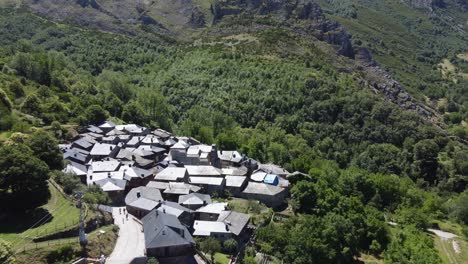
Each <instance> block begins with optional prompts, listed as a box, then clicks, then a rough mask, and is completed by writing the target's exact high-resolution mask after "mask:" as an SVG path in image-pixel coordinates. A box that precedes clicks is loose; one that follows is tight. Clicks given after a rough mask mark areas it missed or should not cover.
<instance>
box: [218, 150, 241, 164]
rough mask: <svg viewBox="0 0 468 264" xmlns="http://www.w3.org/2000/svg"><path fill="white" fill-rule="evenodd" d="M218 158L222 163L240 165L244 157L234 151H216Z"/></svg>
mask: <svg viewBox="0 0 468 264" xmlns="http://www.w3.org/2000/svg"><path fill="white" fill-rule="evenodd" d="M218 157H219V158H220V159H221V160H224V161H230V162H234V163H240V162H241V161H242V159H243V158H244V155H243V154H241V153H240V152H238V151H235V150H220V151H218Z"/></svg>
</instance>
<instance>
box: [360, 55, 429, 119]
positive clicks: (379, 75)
mask: <svg viewBox="0 0 468 264" xmlns="http://www.w3.org/2000/svg"><path fill="white" fill-rule="evenodd" d="M355 59H356V63H357V64H358V65H362V67H364V69H365V71H366V72H367V73H368V77H370V78H368V79H369V80H368V81H364V82H363V83H362V84H364V85H368V86H369V87H370V88H371V89H373V90H374V92H376V93H381V94H383V95H384V97H385V99H387V100H388V101H391V102H393V103H394V104H396V105H398V106H400V107H401V108H403V109H407V110H411V111H414V112H416V113H418V114H419V115H421V116H422V117H423V118H424V119H426V120H430V119H432V118H434V114H433V112H432V111H431V110H430V109H429V108H427V107H425V106H424V105H422V104H419V103H418V102H416V101H415V100H414V99H413V98H412V97H411V95H410V94H409V93H408V92H407V91H406V89H405V88H403V87H402V86H401V85H400V83H399V82H398V81H396V80H395V79H393V77H392V75H391V74H390V73H388V72H386V71H385V70H383V69H382V68H380V67H379V65H378V64H377V63H376V62H375V61H374V59H373V58H372V55H371V54H370V52H369V50H367V49H365V48H359V49H357V51H356V58H355Z"/></svg>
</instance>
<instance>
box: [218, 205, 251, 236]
mask: <svg viewBox="0 0 468 264" xmlns="http://www.w3.org/2000/svg"><path fill="white" fill-rule="evenodd" d="M218 221H219V222H223V223H225V224H226V225H227V226H228V227H229V231H231V232H232V233H233V234H234V235H236V236H238V235H240V233H242V230H244V228H245V227H246V226H247V224H248V223H249V221H250V216H249V215H248V214H243V213H238V212H234V211H222V212H221V214H220V215H219V217H218Z"/></svg>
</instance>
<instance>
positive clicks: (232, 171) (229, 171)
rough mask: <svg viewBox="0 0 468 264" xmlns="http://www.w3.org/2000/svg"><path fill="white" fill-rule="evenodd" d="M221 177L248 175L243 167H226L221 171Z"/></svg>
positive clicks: (247, 171)
mask: <svg viewBox="0 0 468 264" xmlns="http://www.w3.org/2000/svg"><path fill="white" fill-rule="evenodd" d="M221 171H222V173H223V175H234V176H246V175H247V174H248V173H249V170H248V169H247V168H246V167H244V166H240V167H228V168H222V169H221Z"/></svg>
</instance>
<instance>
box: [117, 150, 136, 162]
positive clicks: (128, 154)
mask: <svg viewBox="0 0 468 264" xmlns="http://www.w3.org/2000/svg"><path fill="white" fill-rule="evenodd" d="M132 155H133V153H132V151H131V150H130V149H129V148H123V149H120V151H119V153H117V156H115V158H116V159H126V160H132Z"/></svg>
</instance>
